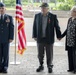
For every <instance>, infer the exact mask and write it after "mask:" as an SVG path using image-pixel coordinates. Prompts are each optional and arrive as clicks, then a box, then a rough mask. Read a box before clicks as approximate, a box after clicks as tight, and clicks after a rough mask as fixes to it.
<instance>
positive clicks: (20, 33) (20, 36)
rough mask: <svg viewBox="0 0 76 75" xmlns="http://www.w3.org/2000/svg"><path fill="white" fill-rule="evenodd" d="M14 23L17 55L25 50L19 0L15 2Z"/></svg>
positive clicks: (24, 36)
mask: <svg viewBox="0 0 76 75" xmlns="http://www.w3.org/2000/svg"><path fill="white" fill-rule="evenodd" d="M16 21H17V25H18V53H19V54H23V52H24V50H25V49H26V35H25V31H24V25H25V22H24V17H23V11H22V5H21V0H16Z"/></svg>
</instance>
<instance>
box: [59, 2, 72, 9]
mask: <svg viewBox="0 0 76 75" xmlns="http://www.w3.org/2000/svg"><path fill="white" fill-rule="evenodd" d="M71 7H72V6H71V5H69V4H68V3H67V4H65V3H64V4H60V5H59V6H58V9H59V10H70V9H71Z"/></svg>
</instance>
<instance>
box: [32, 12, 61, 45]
mask: <svg viewBox="0 0 76 75" xmlns="http://www.w3.org/2000/svg"><path fill="white" fill-rule="evenodd" d="M47 21H48V22H47V27H46V39H45V40H43V39H42V14H41V13H38V14H36V15H35V19H34V24H33V38H37V42H38V43H44V42H45V43H48V44H53V43H54V33H55V30H56V35H57V38H60V37H61V31H60V27H59V23H58V20H57V17H56V15H54V14H52V13H50V12H49V13H48V20H47Z"/></svg>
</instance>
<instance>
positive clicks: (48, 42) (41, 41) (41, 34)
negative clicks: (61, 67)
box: [33, 3, 61, 73]
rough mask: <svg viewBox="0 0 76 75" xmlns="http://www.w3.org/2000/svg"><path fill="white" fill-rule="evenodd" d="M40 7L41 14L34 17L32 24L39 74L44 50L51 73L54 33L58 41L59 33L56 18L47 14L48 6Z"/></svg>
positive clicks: (43, 4)
mask: <svg viewBox="0 0 76 75" xmlns="http://www.w3.org/2000/svg"><path fill="white" fill-rule="evenodd" d="M40 7H41V12H40V13H38V14H36V15H35V19H34V24H33V38H34V39H35V40H36V41H37V47H38V59H39V63H40V66H39V67H38V68H37V70H36V71H37V72H40V71H42V70H44V66H43V63H44V62H43V59H44V52H45V50H46V57H47V67H48V72H49V73H52V68H53V44H54V32H55V30H56V35H57V38H58V39H59V40H60V37H61V31H60V27H59V24H58V20H57V16H56V15H54V14H52V13H50V12H49V5H48V4H47V3H42V5H41V6H40ZM54 29H55V30H54Z"/></svg>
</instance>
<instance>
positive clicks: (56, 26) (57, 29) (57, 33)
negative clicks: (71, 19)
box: [54, 15, 61, 38]
mask: <svg viewBox="0 0 76 75" xmlns="http://www.w3.org/2000/svg"><path fill="white" fill-rule="evenodd" d="M54 25H55V29H56V36H57V38H61V30H60V26H59V22H58V20H57V16H56V15H55V20H54Z"/></svg>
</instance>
